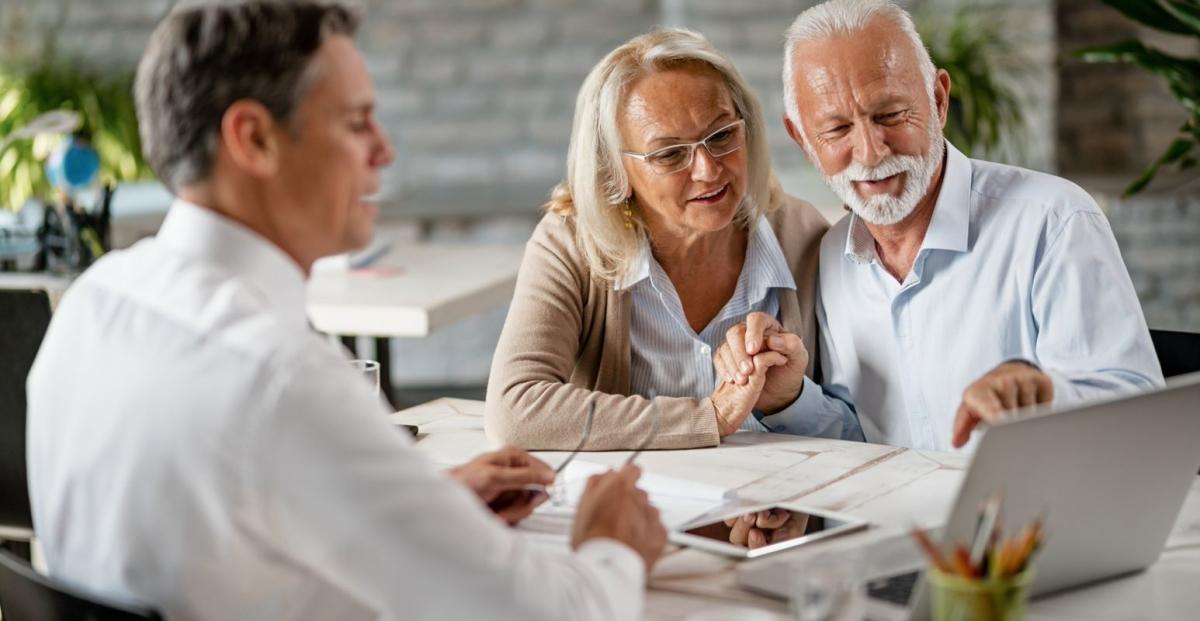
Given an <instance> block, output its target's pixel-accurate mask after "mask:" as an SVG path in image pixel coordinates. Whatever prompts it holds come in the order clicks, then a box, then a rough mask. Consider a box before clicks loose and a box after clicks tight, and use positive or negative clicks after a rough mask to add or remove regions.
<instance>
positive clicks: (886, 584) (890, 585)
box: [867, 571, 921, 606]
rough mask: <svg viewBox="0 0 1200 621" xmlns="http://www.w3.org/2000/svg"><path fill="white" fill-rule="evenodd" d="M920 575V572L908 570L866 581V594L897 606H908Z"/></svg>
mask: <svg viewBox="0 0 1200 621" xmlns="http://www.w3.org/2000/svg"><path fill="white" fill-rule="evenodd" d="M920 577H921V572H919V571H910V572H908V573H904V574H896V575H894V576H888V577H886V578H879V579H877V580H872V581H870V582H868V583H867V595H869V596H871V597H873V598H875V599H881V600H883V601H885V602H891V603H893V604H896V605H898V606H908V602H909V600H911V599H912V594H913V591H914V590H915V589H916V586H917V579H918V578H920Z"/></svg>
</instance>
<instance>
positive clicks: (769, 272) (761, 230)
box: [613, 217, 796, 295]
mask: <svg viewBox="0 0 1200 621" xmlns="http://www.w3.org/2000/svg"><path fill="white" fill-rule="evenodd" d="M652 259H653V257H652V256H651V254H650V243H649V241H648V240H647V239H646V238H645V237H643V238H642V242H641V245H640V246H639V247H638V253H637V254H636V255H635V256H634V258H633V260H632V261H630V262H629V266H628V268H626V270H625V274H624V275H623V276H622V277H621V278H620V279H619V280H618V281H617V282H616V283H615V284H614V286H613V288H614V289H615V290H617V291H622V290H625V289H629V288H631V287H633V286H634V285H636V284H637V283H639V282H641V281H643V280H646V279H647V278H650V261H651V260H652ZM744 265H745V267H743V271H746V272H748V274H747V275H748V276H749V281H748V282H747V285H749V286H750V287H751V288H750V289H749V290H750V291H754V292H758V293H759V294H761V295H765V294H766V291H767V289H770V288H772V287H776V288H782V289H795V288H796V279H795V278H793V277H792V272H791V270H790V269H788V264H787V259H785V258H784V255H783V249H782V248H781V247H780V246H779V240H778V239H777V238H776V237H775V231H774V230H772V229H771V225H770V223H768V222H767V219H766V218H763V217H759V219H758V222H757V223H755V225H754V226H752V227H750V238H749V240H747V243H746V261H745V263H744ZM746 267H748V268H749V269H748V270H746Z"/></svg>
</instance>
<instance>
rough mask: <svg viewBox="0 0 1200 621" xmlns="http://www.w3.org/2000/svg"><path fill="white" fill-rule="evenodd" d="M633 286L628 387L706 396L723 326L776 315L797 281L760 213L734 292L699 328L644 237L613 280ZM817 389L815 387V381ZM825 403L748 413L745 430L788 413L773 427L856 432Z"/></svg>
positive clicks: (849, 416) (851, 419)
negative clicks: (771, 414)
mask: <svg viewBox="0 0 1200 621" xmlns="http://www.w3.org/2000/svg"><path fill="white" fill-rule="evenodd" d="M615 287H616V288H617V289H618V290H620V289H630V290H631V292H630V294H631V295H632V304H631V313H630V319H629V350H630V380H629V383H630V388H631V390H632V391H633V394H637V395H642V396H643V397H649V396H650V392H651V391H652V390H653V391H654V392H655V394H657V395H659V396H667V397H689V398H692V399H703V398H705V397H707V396H709V395H710V394H712V392H713V390H714V389H715V388H716V386H717V381H716V380H717V376H716V369H715V368H714V367H713V352H714V351H717V349H719V348H720V347H721V345H722V344H723V343H724V342H725V333H726V332H728V331H729V329H730V328H732V327H733V326H735V325H737V324H739V323H741V322H743V321H745V320H746V315H749V314H750V313H752V312H759V313H766V314H767V315H770V316H771V317H775V318H776V319H779V296H780V295H781V292H783V293H787V294H791V295H795V291H796V281H795V278H793V277H792V273H791V271H790V270H789V269H788V265H787V260H786V259H785V258H784V256H783V249H782V248H780V247H779V239H778V238H777V237H776V236H775V231H774V230H773V229H772V228H771V224H770V223H769V222H767V219H766V218H765V217H759V219H758V221H757V223H755V225H754V226H752V227H750V231H749V237H748V239H747V240H746V258H745V260H744V261H743V265H742V271H741V273H740V274H739V275H738V281H737V285H736V286H735V287H734V292H733V295H731V296H730V297H729V301H727V302H726V303H725V306H724V307H722V308H721V310H720V312H718V313H717V314H716V316H715V317H713V319H712V321H710V322H709V323H708V325H707V326H705V327H704V329H703V330H701V331H700V333H699V334H697V333H696V332H695V330H692V327H691V324H689V323H688V320H687V316H686V315H685V314H684V311H683V303H682V302H681V301H680V300H679V293H678V292H677V291H676V290H675V285H673V284H672V283H671V278H670V277H669V276H667V273H666V271H665V270H663V268H662V265H660V264H659V263H658V261H657V260H655V259H654V255H653V253H651V252H650V246H649V243H648V242H647V241H645V240H643V242H642V249H641V252H640V254H639V255H638V257H637V258H636V259H635V260H634V261H633V262H632V263H631V265H630V267H629V269H628V270H627V271H626V273H625V276H624V277H623V278H622V279H621V280H620V281H619V282H618V283H617V284H616V285H615ZM818 390H819V388H818ZM823 412H824V411H823V410H818V411H813V412H806V411H803V410H801V409H800V408H789V409H788V413H787V415H786V416H778V415H776V417H775V418H772V417H765V418H764V416H763V414H762V413H761V412H755V414H754V416H747V417H746V420H744V421H743V422H742V425H741V430H743V431H771V430H772V429H771V428H770V427H768V426H767V425H765V424H763V423H762V422H760V421H761V420H780V421H781V422H782V421H784V420H786V424H780V425H779V426H778V427H777V428H776V429H775V430H777V431H786V432H788V433H793V434H797V435H805V436H814V437H827V438H844V439H855V440H857V439H861V431H860V430H859V428H858V421H857V420H856V418H855V416H854V413H853V412H848V411H845V412H843V411H839V412H836V413H835V415H834V416H824V415H822V414H823Z"/></svg>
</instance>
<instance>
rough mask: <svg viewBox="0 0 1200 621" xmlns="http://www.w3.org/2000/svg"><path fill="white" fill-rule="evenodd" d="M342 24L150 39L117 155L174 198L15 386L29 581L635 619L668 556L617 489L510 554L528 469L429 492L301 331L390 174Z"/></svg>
mask: <svg viewBox="0 0 1200 621" xmlns="http://www.w3.org/2000/svg"><path fill="white" fill-rule="evenodd" d="M357 21H358V20H357V17H356V16H355V15H354V14H353V13H351V12H349V11H347V10H346V9H345V8H342V7H339V6H323V5H318V4H314V3H310V2H250V3H239V4H228V3H226V4H221V5H216V6H208V7H192V8H183V9H177V10H175V11H174V12H172V13H171V15H169V16H168V17H167V18H166V19H165V20H164V22H163V23H162V24H161V25H160V26H159V27H158V28H157V30H156V31H155V33H154V35H153V38H152V40H151V42H150V45H149V47H148V49H147V51H146V54H145V56H144V57H143V59H142V63H141V65H140V67H139V70H138V79H137V85H136V96H137V102H138V111H139V117H140V121H141V132H142V142H143V145H144V147H145V152H146V155H147V158H148V159H149V161H150V162H151V164H152V165H153V166H154V167H155V169H156V171H157V172H158V173H159V175H160V177H161V178H162V179H163V180H164V181H165V182H166V183H167V184H168V185H169V186H170V187H171V188H172V189H173V190H174V191H175V192H176V194H177V195H178V197H179V199H178V200H177V201H176V203H175V204H174V205H173V206H172V208H171V210H170V212H169V214H168V216H167V219H166V221H165V222H164V224H163V226H162V229H161V231H160V233H159V235H158V236H157V237H156V238H155V239H152V240H147V241H143V242H141V243H139V244H137V245H136V246H135V247H133V248H132V249H130V250H127V251H124V252H115V253H112V254H111V255H109V256H107V257H105V258H104V259H103V260H101V261H100V262H99V263H97V265H96V266H95V267H93V268H92V269H91V270H89V271H88V272H87V273H86V274H84V275H83V276H82V277H80V278H79V279H78V280H77V281H76V282H75V284H74V285H73V286H72V287H71V289H70V290H69V291H68V292H67V294H66V295H65V296H64V298H63V300H62V303H61V304H60V305H59V307H58V309H57V312H56V313H55V316H54V319H53V322H52V325H51V326H50V329H49V332H48V333H47V335H46V339H45V343H44V345H43V347H42V350H41V352H40V353H39V355H38V359H37V361H36V363H35V365H34V368H33V370H32V372H31V373H30V376H29V380H28V392H29V425H28V436H29V437H28V451H29V479H30V490H31V496H32V504H33V514H34V524H35V527H36V531H37V534H38V537H39V539H40V540H41V542H42V545H43V547H44V550H45V557H46V562H47V565H48V567H49V571H50V574H51V575H52V576H54V577H56V578H58V579H60V580H63V581H65V582H67V583H70V584H73V585H75V586H78V587H80V588H82V589H85V590H88V591H91V592H95V593H99V594H104V595H108V596H113V597H117V598H122V599H126V600H128V601H130V602H135V603H140V604H144V605H148V606H151V607H154V608H156V609H158V610H159V611H160V612H162V613H163V614H164V615H165V617H166V618H168V619H171V620H173V621H184V620H198V619H214V620H221V621H225V620H229V619H238V620H253V619H264V620H265V619H272V620H275V619H341V620H344V619H401V618H404V619H469V618H489V619H572V618H580V619H583V618H587V619H615V618H621V619H632V618H636V617H638V616H639V615H640V612H641V606H642V597H643V595H642V594H643V588H644V587H643V585H644V580H645V575H646V572H647V571H648V569H649V568H650V567H651V566H652V565H653V564H654V562H655V561H656V560H657V558H658V557H659V555H660V554H661V551H662V549H663V546H664V542H665V531H664V530H663V527H662V525H661V523H660V521H659V519H658V514H657V512H656V511H655V510H654V509H653V507H651V506H650V505H649V504H648V501H647V498H646V496H645V494H644V493H643V492H641V491H639V490H637V489H636V487H635V483H636V479H637V475H638V473H637V470H636V469H635V468H628V469H625V470H622V471H619V472H615V473H610V474H607V475H603V476H600V477H597V478H594V479H593V480H592V481H590V482H589V486H588V491H587V492H586V494H585V495H584V498H583V500H582V502H581V504H580V507H579V509H578V513H577V516H576V520H575V526H574V533H573V537H572V547H573V548H574V551H573V552H568V551H566V550H562V551H559V550H555V549H552V548H546V547H544V546H543V547H535V546H533V545H531V544H530V543H529V542H527V541H526V540H525V538H524V537H522V536H520V535H519V534H517V533H516V532H514V531H512V530H511V529H510V528H509V527H508V524H506V523H505V522H508V523H512V522H515V521H517V520H519V519H520V518H522V517H524V516H526V515H528V514H529V512H530V511H532V509H533V507H534V506H535V505H536V504H537V501H536V500H534V499H532V498H531V497H530V496H529V495H528V494H527V493H525V492H523V491H522V490H523V488H524V487H525V486H527V485H529V484H549V483H552V482H553V473H552V472H551V471H550V469H549V468H548V467H547V466H546V465H545V464H544V463H541V462H540V461H537V460H536V459H534V458H532V457H530V456H529V455H528V454H526V453H524V452H522V451H519V450H516V449H503V450H501V451H498V452H496V453H490V454H487V455H484V456H481V457H480V458H478V459H476V460H474V461H472V462H469V463H468V464H466V465H464V466H461V467H459V468H456V469H453V470H451V471H450V472H449V474H447V473H443V472H440V471H438V470H437V469H436V468H434V467H433V466H432V465H431V464H430V463H428V462H427V461H426V460H425V459H423V458H422V457H421V455H420V454H419V453H418V451H417V450H416V449H415V448H413V446H412V444H411V442H410V441H409V440H408V439H407V437H406V436H405V434H403V433H402V432H400V431H397V430H396V429H395V428H393V427H392V426H391V425H389V424H388V423H387V422H386V416H385V414H386V413H387V411H386V408H385V407H384V406H383V404H382V403H381V402H380V401H379V400H378V399H377V398H376V397H375V396H374V395H373V393H372V392H371V391H370V390H369V388H368V387H367V385H366V383H365V382H363V381H362V379H361V376H358V375H356V374H355V373H354V372H353V371H352V370H351V368H350V366H349V365H348V364H347V361H346V357H345V355H344V354H343V352H341V351H340V350H338V349H336V348H335V347H334V346H332V345H330V344H329V343H328V342H327V341H326V340H324V339H323V338H322V337H320V336H319V335H317V334H315V333H313V332H311V331H310V330H309V328H308V324H307V321H306V317H305V313H304V290H305V278H306V276H307V275H308V273H309V270H310V268H311V266H312V263H313V262H314V261H315V260H316V259H318V258H319V257H322V256H326V255H331V254H335V253H341V252H346V251H348V250H351V249H354V248H357V247H361V246H362V245H363V244H364V243H365V242H367V241H368V240H369V238H370V235H371V229H372V225H373V220H374V219H375V216H376V207H375V206H373V205H372V204H370V203H369V202H367V201H366V200H365V199H366V197H367V196H369V195H370V194H372V193H373V192H376V191H377V190H378V186H379V180H378V173H379V169H380V168H381V167H383V166H384V165H385V164H387V163H388V162H389V161H391V159H392V156H393V155H392V150H391V145H390V144H389V143H388V141H387V138H386V137H385V136H384V134H383V132H382V130H381V129H380V127H379V126H378V125H377V123H376V121H375V118H374V115H373V102H374V96H373V92H372V88H371V84H370V80H369V78H368V76H367V72H366V68H365V66H364V63H363V60H362V58H361V57H360V55H359V54H358V52H357V51H356V50H355V48H354V45H353V42H352V40H351V39H350V37H351V36H352V35H353V32H354V30H355V27H356V24H357ZM489 505H490V507H489ZM493 513H494V514H493Z"/></svg>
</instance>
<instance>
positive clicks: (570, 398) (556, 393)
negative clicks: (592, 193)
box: [484, 220, 720, 451]
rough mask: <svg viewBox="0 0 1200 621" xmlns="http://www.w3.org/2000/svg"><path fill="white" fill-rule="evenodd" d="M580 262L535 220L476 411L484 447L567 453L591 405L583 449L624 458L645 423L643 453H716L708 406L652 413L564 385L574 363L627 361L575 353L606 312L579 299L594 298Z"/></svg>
mask: <svg viewBox="0 0 1200 621" xmlns="http://www.w3.org/2000/svg"><path fill="white" fill-rule="evenodd" d="M581 261H582V259H581V258H580V257H578V256H577V251H576V250H575V249H574V241H573V240H572V238H571V237H570V236H569V235H568V234H567V232H566V231H564V230H560V228H558V225H556V224H552V223H550V222H547V221H545V220H544V221H543V223H542V224H541V225H539V226H538V229H537V230H536V231H535V232H534V234H533V238H532V239H531V240H530V242H529V243H528V244H527V245H526V247H525V255H524V257H523V258H522V260H521V269H520V272H519V273H518V274H517V284H516V289H515V291H514V293H513V299H512V305H511V306H510V307H509V309H508V317H507V318H506V319H505V320H504V328H503V329H502V330H501V332H500V341H499V342H498V343H497V345H496V351H495V354H494V355H493V356H492V367H491V372H490V374H489V376H488V386H487V403H486V404H485V412H484V429H485V431H486V432H487V435H488V438H489V439H490V440H491V441H492V442H494V443H496V444H510V445H513V446H519V447H522V448H527V449H544V450H570V449H572V448H574V447H575V445H576V444H578V443H579V438H580V434H581V433H582V430H583V424H584V420H585V418H586V416H587V414H586V413H587V410H588V404H589V402H593V401H594V402H595V404H596V416H595V420H594V425H593V427H592V433H591V435H590V436H589V437H588V444H587V448H588V450H592V451H605V450H627V449H632V448H634V447H636V446H638V445H640V444H641V442H642V439H643V436H644V434H645V431H644V430H646V429H651V428H652V427H653V426H654V425H655V424H657V426H658V433H656V434H655V436H654V438H653V439H652V440H651V443H650V446H649V448H652V449H676V448H698V447H705V446H716V445H717V444H719V443H720V434H719V433H718V430H717V415H716V408H715V407H714V406H713V403H712V399H710V398H707V397H706V398H703V399H690V398H679V397H658V398H656V399H655V400H654V405H653V410H652V406H651V401H650V400H649V399H646V398H643V397H641V396H639V395H624V394H617V393H614V392H603V391H599V390H591V389H590V388H587V387H584V386H580V385H577V384H575V383H572V381H571V378H572V376H574V374H575V373H576V372H577V369H576V367H577V365H578V363H579V361H580V360H581V359H595V360H600V359H603V358H610V357H612V356H622V355H624V356H626V357H627V356H628V355H629V354H628V352H626V353H624V354H622V353H621V352H615V351H595V350H586V351H585V350H584V348H585V346H586V344H587V341H588V340H589V337H588V334H587V333H588V331H589V330H590V329H592V328H589V326H595V325H597V323H598V321H597V318H596V317H594V316H592V314H593V313H604V312H607V311H606V308H605V304H604V303H603V302H601V301H597V300H591V301H590V303H589V301H588V300H587V299H586V298H587V297H588V296H589V295H596V294H597V293H598V292H597V291H596V289H595V288H594V287H593V286H592V283H591V276H590V275H589V274H587V273H585V272H584V271H582V270H583V268H582V266H581V264H580V262H581ZM599 321H604V320H599ZM606 329H610V330H616V329H627V328H624V327H620V326H606ZM599 346H600V347H603V344H599ZM592 385H595V383H593V384H592ZM652 417H654V418H656V419H657V423H655V422H654V421H653V420H652Z"/></svg>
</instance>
